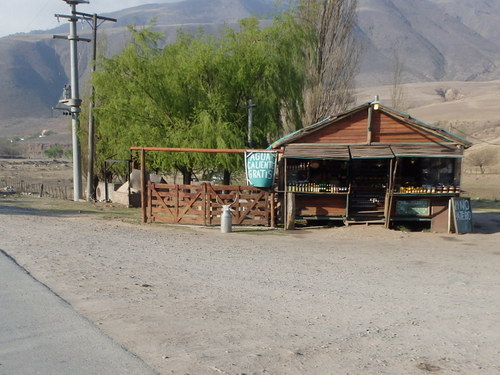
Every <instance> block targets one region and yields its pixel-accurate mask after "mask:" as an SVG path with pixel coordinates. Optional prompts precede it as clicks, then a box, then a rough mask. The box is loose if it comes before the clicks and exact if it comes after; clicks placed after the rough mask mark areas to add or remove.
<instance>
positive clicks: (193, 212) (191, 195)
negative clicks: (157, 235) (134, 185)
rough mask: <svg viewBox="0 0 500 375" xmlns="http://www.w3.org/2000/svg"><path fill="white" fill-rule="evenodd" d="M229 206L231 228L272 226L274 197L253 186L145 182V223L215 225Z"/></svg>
mask: <svg viewBox="0 0 500 375" xmlns="http://www.w3.org/2000/svg"><path fill="white" fill-rule="evenodd" d="M223 205H230V206H231V213H232V215H233V220H232V222H233V224H234V225H260V226H274V222H275V219H274V211H275V193H274V192H273V191H269V190H264V189H259V188H255V187H253V186H235V185H217V186H212V185H210V184H207V183H205V184H201V185H171V184H159V183H153V182H151V181H149V182H148V199H147V210H146V211H147V221H148V222H157V221H158V222H166V223H178V224H199V225H219V224H220V221H221V214H222V206H223Z"/></svg>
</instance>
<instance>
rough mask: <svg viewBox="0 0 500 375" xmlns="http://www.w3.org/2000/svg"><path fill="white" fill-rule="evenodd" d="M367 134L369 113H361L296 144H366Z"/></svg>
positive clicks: (301, 139) (312, 134) (306, 137)
mask: <svg viewBox="0 0 500 375" xmlns="http://www.w3.org/2000/svg"><path fill="white" fill-rule="evenodd" d="M366 132H367V112H366V111H361V112H358V113H355V114H353V115H352V116H350V117H348V118H346V119H343V120H342V121H339V122H335V123H333V124H331V125H329V126H326V127H324V128H323V129H320V130H318V131H315V132H314V133H311V134H308V135H306V136H305V137H302V138H300V139H297V140H296V141H295V142H294V143H364V142H366Z"/></svg>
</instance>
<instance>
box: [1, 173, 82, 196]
mask: <svg viewBox="0 0 500 375" xmlns="http://www.w3.org/2000/svg"><path fill="white" fill-rule="evenodd" d="M0 189H1V190H0V193H3V194H20V195H34V196H38V197H49V198H56V199H71V197H72V196H73V187H72V186H69V185H64V184H61V183H58V184H53V183H52V184H46V183H29V182H26V181H25V180H23V179H20V178H9V177H3V178H1V179H0Z"/></svg>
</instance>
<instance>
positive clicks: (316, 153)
mask: <svg viewBox="0 0 500 375" xmlns="http://www.w3.org/2000/svg"><path fill="white" fill-rule="evenodd" d="M283 156H284V157H285V158H296V159H332V160H349V159H350V154H349V148H348V146H338V145H331V144H322V143H292V144H289V145H287V146H286V148H285V152H284V154H283Z"/></svg>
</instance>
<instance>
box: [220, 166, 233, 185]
mask: <svg viewBox="0 0 500 375" xmlns="http://www.w3.org/2000/svg"><path fill="white" fill-rule="evenodd" d="M222 183H223V184H224V185H231V172H229V171H227V170H224V176H223V178H222Z"/></svg>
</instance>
